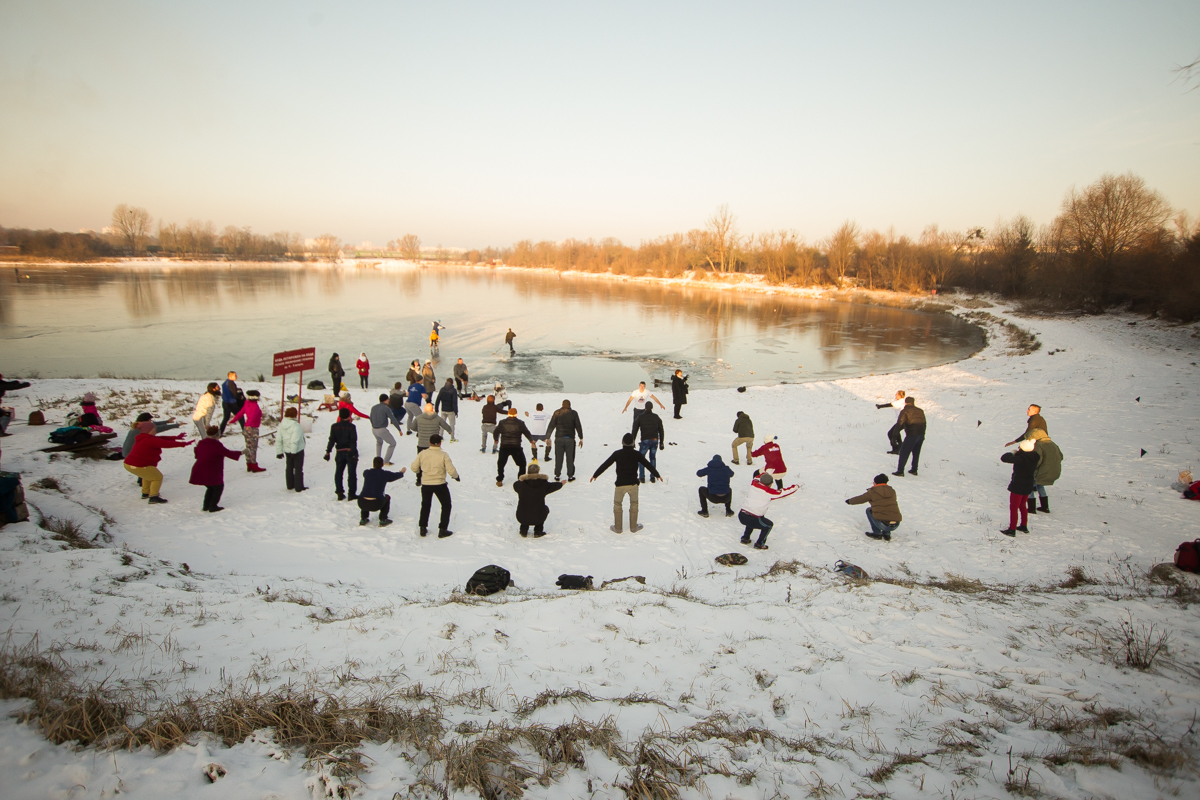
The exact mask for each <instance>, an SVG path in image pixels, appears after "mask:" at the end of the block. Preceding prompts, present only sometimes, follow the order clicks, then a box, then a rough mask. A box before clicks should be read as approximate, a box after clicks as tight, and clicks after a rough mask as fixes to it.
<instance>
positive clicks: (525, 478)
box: [513, 464, 566, 539]
mask: <svg viewBox="0 0 1200 800" xmlns="http://www.w3.org/2000/svg"><path fill="white" fill-rule="evenodd" d="M565 484H566V481H557V480H556V481H550V480H547V478H546V476H545V475H543V474H542V472H541V468H539V467H538V465H537V464H530V465H529V471H528V472H526V473H525V474H524V475H522V476H521V477H519V478H517V480H516V483H514V484H513V491H514V492H516V493H517V498H518V499H517V522H518V523H519V524H520V526H521V535H522V536H528V535H529V526H530V525H532V526H533V538H535V539H538V538H541V537H542V536H545V535H546V532H545V530H543V529H542V526H544V525H545V524H546V517H548V516H550V509H549V508H548V507H547V506H546V495H548V494H551V493H552V492H557V491H558V490H559V489H561V488H562V487H563V486H564V485H565Z"/></svg>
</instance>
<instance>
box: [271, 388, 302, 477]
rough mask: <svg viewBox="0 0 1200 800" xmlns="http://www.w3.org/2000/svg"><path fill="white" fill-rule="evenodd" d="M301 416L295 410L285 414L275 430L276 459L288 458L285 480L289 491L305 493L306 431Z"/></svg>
mask: <svg viewBox="0 0 1200 800" xmlns="http://www.w3.org/2000/svg"><path fill="white" fill-rule="evenodd" d="M298 416H300V414H299V412H297V411H296V409H294V408H289V409H287V410H285V411H284V412H283V419H282V420H280V421H279V427H278V428H277V429H276V430H275V457H276V458H286V459H287V461H286V462H285V464H284V468H283V480H284V483H286V484H287V489H288V491H289V492H290V491H292V490H295V491H297V492H303V491H305V490H306V489H307V488H308V487H307V486H305V485H304V444H305V440H304V430H303V429H302V428H301V427H300V421H299V420H298V419H296V418H297V417H298Z"/></svg>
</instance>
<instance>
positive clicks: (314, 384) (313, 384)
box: [308, 381, 325, 389]
mask: <svg viewBox="0 0 1200 800" xmlns="http://www.w3.org/2000/svg"><path fill="white" fill-rule="evenodd" d="M308 388H309V389H324V388H325V383H324V382H323V381H309V382H308Z"/></svg>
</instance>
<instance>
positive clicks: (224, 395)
mask: <svg viewBox="0 0 1200 800" xmlns="http://www.w3.org/2000/svg"><path fill="white" fill-rule="evenodd" d="M237 412H238V385H237V373H236V372H231V373H229V374H228V375H227V376H226V378H225V380H224V381H223V382H222V383H221V427H220V429H219V431H218V434H217V435H218V436H224V435H225V426H226V425H228V424H229V418H230V417H231V416H233V415H234V414H236V413H237ZM242 427H243V428H244V427H246V426H245V425H244V424H243V425H242Z"/></svg>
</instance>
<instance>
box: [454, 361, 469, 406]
mask: <svg viewBox="0 0 1200 800" xmlns="http://www.w3.org/2000/svg"><path fill="white" fill-rule="evenodd" d="M470 382H471V376H470V375H469V374H468V372H467V365H466V364H465V363H464V362H463V360H462V359H461V358H460V359H459V360H458V362H457V363H456V364H455V365H454V388H455V389H456V390H457V391H458V395H459V397H470V395H471V387H470Z"/></svg>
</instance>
